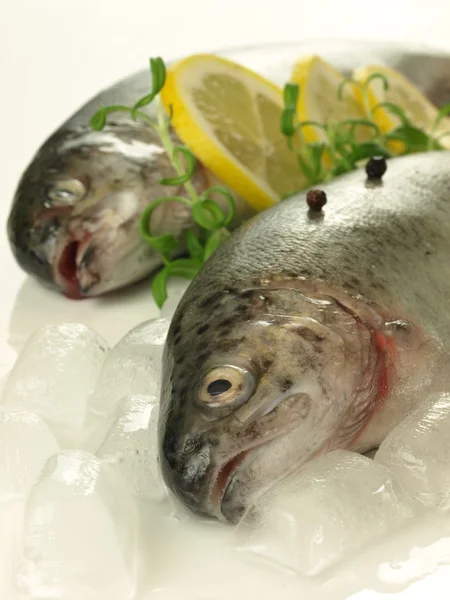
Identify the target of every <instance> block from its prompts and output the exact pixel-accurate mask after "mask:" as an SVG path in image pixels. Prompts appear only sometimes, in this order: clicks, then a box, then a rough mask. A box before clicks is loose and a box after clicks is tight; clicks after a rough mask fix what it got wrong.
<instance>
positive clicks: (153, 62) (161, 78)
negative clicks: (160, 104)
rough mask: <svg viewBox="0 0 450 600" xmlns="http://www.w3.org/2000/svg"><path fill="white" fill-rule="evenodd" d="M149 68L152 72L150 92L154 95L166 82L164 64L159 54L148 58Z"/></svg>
mask: <svg viewBox="0 0 450 600" xmlns="http://www.w3.org/2000/svg"><path fill="white" fill-rule="evenodd" d="M150 70H151V72H152V94H153V95H154V96H156V94H159V92H160V91H161V90H162V89H163V87H164V84H165V82H166V66H165V64H164V61H163V59H162V58H161V57H160V56H158V57H156V58H151V59H150Z"/></svg>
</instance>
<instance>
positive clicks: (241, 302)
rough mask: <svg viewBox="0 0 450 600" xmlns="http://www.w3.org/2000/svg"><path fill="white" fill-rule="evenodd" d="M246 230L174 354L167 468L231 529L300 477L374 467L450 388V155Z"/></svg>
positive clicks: (200, 292) (174, 342)
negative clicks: (358, 457)
mask: <svg viewBox="0 0 450 600" xmlns="http://www.w3.org/2000/svg"><path fill="white" fill-rule="evenodd" d="M322 189H323V190H324V191H325V192H326V195H327V199H328V200H327V204H326V205H325V207H324V209H323V210H322V211H321V212H314V211H310V210H308V206H307V203H306V195H305V194H299V195H296V196H294V197H292V198H290V199H288V200H285V201H283V202H282V203H280V204H279V205H277V206H275V207H273V208H271V209H269V210H267V211H265V212H263V213H261V214H259V215H257V216H255V217H253V218H252V219H250V220H249V221H248V222H247V223H245V224H244V225H242V226H241V227H240V228H239V229H238V230H237V231H236V232H234V233H233V235H232V236H231V237H230V238H229V240H228V241H227V242H226V243H225V244H224V245H223V246H222V247H220V248H219V249H218V250H217V251H216V252H215V253H214V254H213V255H212V256H211V257H210V259H209V260H208V262H207V263H206V264H205V265H204V267H203V268H202V270H201V271H200V273H199V274H198V275H197V277H196V278H195V279H194V280H193V282H192V283H191V284H190V286H189V287H188V289H187V291H186V293H185V295H184V297H183V298H182V300H181V302H180V304H179V306H178V308H177V311H176V313H175V315H174V318H173V321H172V323H171V327H170V330H169V333H168V338H167V341H166V346H165V353H164V363H163V380H162V392H161V413H160V422H159V445H160V446H159V447H160V463H161V467H162V471H163V475H164V478H165V481H166V483H167V485H168V487H169V488H170V489H171V490H172V491H173V492H174V493H175V494H176V495H177V496H178V497H179V498H180V499H181V501H182V502H184V503H185V504H186V505H187V506H189V507H190V508H191V509H192V510H194V511H195V512H197V513H199V514H202V515H208V516H211V517H215V518H218V519H222V520H227V521H231V522H236V521H237V520H239V518H240V517H241V515H242V513H243V511H244V510H245V508H246V507H247V506H248V503H249V501H250V499H252V498H255V497H256V496H257V495H258V494H260V493H262V492H263V491H264V490H265V489H267V487H268V486H270V485H273V484H274V483H276V482H277V481H278V480H280V479H282V478H283V477H285V476H286V475H288V474H289V473H291V472H293V471H295V470H296V469H298V468H299V467H300V466H301V465H302V464H304V463H305V462H307V461H309V460H311V459H313V458H314V457H316V456H318V455H320V454H323V453H325V452H328V451H331V450H334V449H337V448H345V449H350V450H355V451H358V452H367V451H369V450H371V449H373V448H376V447H378V445H379V444H380V443H381V441H382V440H383V439H384V437H385V436H386V435H387V433H388V432H389V431H390V430H391V429H392V428H393V427H394V426H395V425H396V424H398V423H399V422H400V421H401V420H402V419H403V418H404V417H405V416H406V415H407V414H408V412H409V411H410V410H411V409H412V408H413V406H414V405H415V404H416V403H417V402H420V400H421V398H423V396H424V395H426V394H428V393H429V391H430V390H431V388H433V386H446V385H447V386H448V383H449V382H448V376H447V371H448V368H447V367H445V368H443V367H442V365H443V364H446V363H445V361H446V360H448V353H449V350H450V309H449V298H450V152H447V151H445V152H433V153H426V154H416V155H409V156H405V157H401V158H393V159H390V160H389V161H388V168H387V172H386V173H385V175H384V176H383V178H382V180H379V181H375V182H374V181H368V180H367V177H366V174H365V171H364V170H358V171H355V172H353V173H350V174H347V175H344V176H341V177H340V178H337V179H336V180H334V181H333V182H330V183H328V184H327V185H325V186H323V188H322Z"/></svg>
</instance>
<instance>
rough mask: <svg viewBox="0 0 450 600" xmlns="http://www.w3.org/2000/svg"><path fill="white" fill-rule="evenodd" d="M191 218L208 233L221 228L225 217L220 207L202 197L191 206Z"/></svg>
mask: <svg viewBox="0 0 450 600" xmlns="http://www.w3.org/2000/svg"><path fill="white" fill-rule="evenodd" d="M192 216H193V217H194V220H195V221H196V222H197V223H198V224H199V225H200V227H203V228H204V229H207V230H208V231H213V230H214V229H218V228H219V227H222V225H223V224H224V222H225V215H224V214H223V212H222V209H221V208H220V206H218V205H217V204H216V203H215V202H213V201H212V200H208V199H207V198H205V197H204V196H202V199H200V200H199V201H198V202H196V203H195V204H193V206H192Z"/></svg>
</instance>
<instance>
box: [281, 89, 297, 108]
mask: <svg viewBox="0 0 450 600" xmlns="http://www.w3.org/2000/svg"><path fill="white" fill-rule="evenodd" d="M299 92H300V88H299V85H298V83H287V84H286V85H285V86H284V91H283V100H284V106H285V108H288V109H289V108H290V109H293V110H295V109H296V108H297V100H298V95H299Z"/></svg>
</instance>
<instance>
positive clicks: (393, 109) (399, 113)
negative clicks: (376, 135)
mask: <svg viewBox="0 0 450 600" xmlns="http://www.w3.org/2000/svg"><path fill="white" fill-rule="evenodd" d="M380 108H387V110H388V111H389V112H390V113H392V114H393V115H395V116H396V117H398V118H399V119H400V121H401V122H402V124H403V125H405V126H407V127H412V123H411V121H410V120H409V119H408V117H407V116H406V113H405V111H404V110H403V109H402V108H400V106H397V105H396V104H393V103H392V102H380V103H379V104H376V105H375V106H374V107H373V108H372V114H375V112H376V111H377V110H379V109H380Z"/></svg>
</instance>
